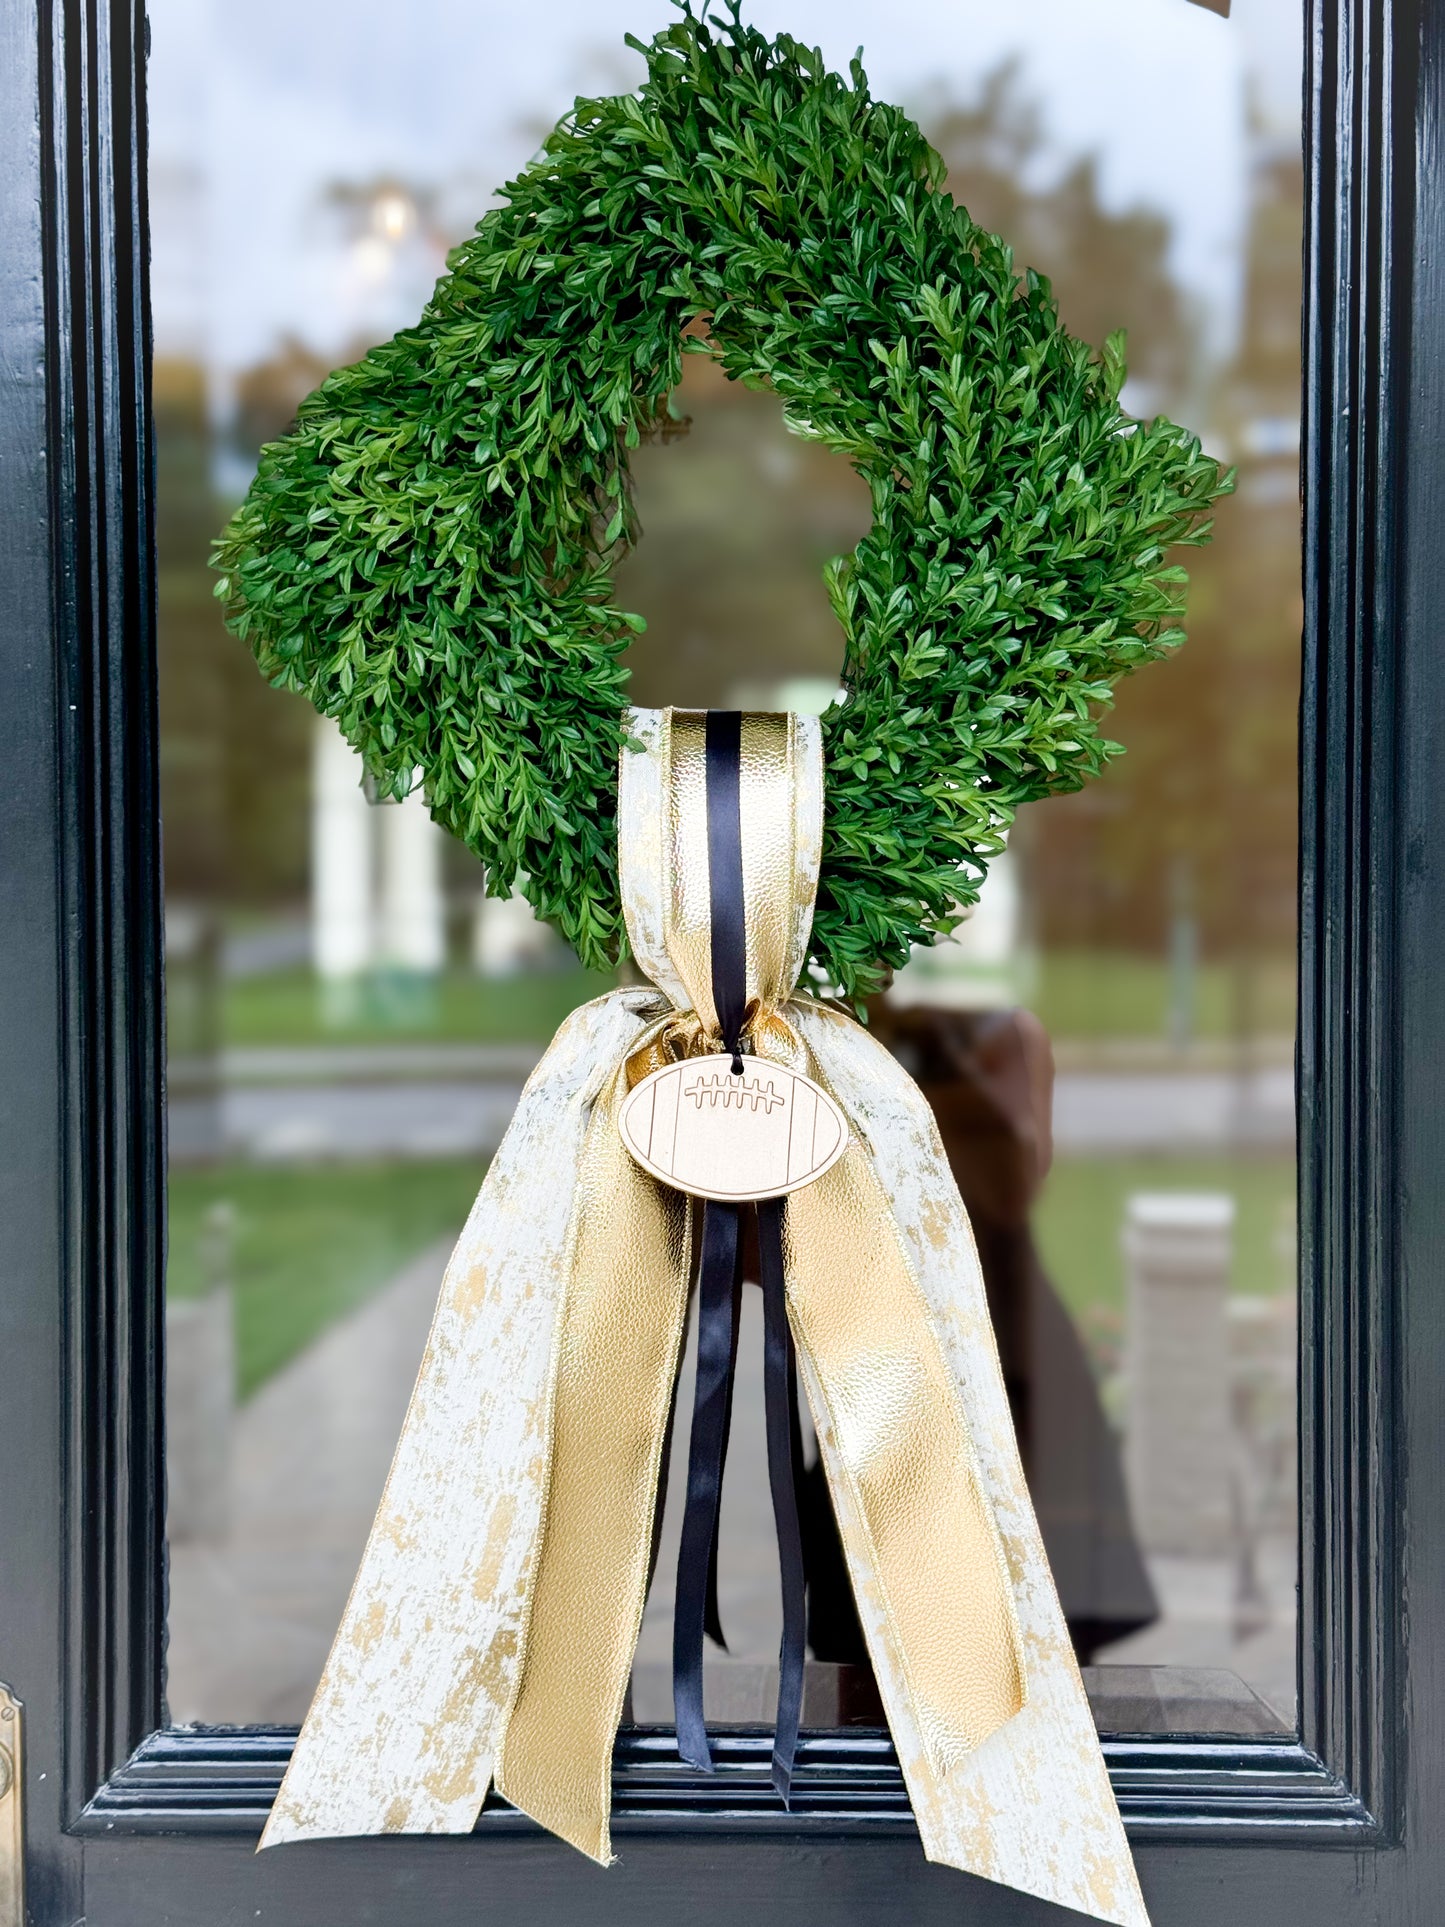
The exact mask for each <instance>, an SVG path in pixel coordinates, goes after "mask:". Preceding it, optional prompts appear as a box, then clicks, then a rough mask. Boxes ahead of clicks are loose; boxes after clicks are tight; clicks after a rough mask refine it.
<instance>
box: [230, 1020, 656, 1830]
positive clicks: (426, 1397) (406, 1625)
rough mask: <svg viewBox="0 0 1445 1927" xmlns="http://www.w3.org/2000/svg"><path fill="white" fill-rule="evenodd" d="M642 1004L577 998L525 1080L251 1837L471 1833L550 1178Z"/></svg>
mask: <svg viewBox="0 0 1445 1927" xmlns="http://www.w3.org/2000/svg"><path fill="white" fill-rule="evenodd" d="M653 1008H655V1006H653V1005H650V1004H649V1003H648V1002H647V1000H643V999H640V998H639V995H638V993H637V992H635V991H633V992H628V991H623V992H614V993H612V994H610V995H609V996H606V997H602V998H599V999H597V1000H596V1001H595V1002H594V1003H591V1004H588V1005H585V1006H584V1007H583V1008H582V1009H581V1010H579V1011H576V1012H574V1014H573V1015H572V1016H571V1017H570V1018H569V1019H568V1020H567V1022H566V1023H565V1024H564V1025H563V1026H562V1028H561V1029H560V1030H559V1031H558V1033H557V1036H556V1038H555V1039H554V1040H553V1042H552V1045H551V1046H550V1048H549V1049H548V1051H547V1054H546V1056H545V1057H544V1058H543V1060H542V1062H541V1064H539V1065H538V1067H537V1069H536V1071H535V1072H534V1073H533V1075H532V1077H531V1078H530V1079H529V1081H528V1084H527V1088H526V1090H525V1091H524V1092H523V1094H522V1098H521V1101H520V1103H519V1104H518V1106H517V1110H516V1114H515V1116H514V1118H513V1121H512V1124H511V1126H510V1128H509V1129H508V1131H507V1134H506V1136H505V1138H504V1139H503V1141H502V1144H501V1146H500V1147H499V1149H498V1151H497V1153H496V1156H495V1157H494V1158H493V1160H492V1163H491V1167H490V1169H489V1170H488V1172H487V1176H486V1181H485V1183H484V1184H483V1186H482V1189H481V1192H480V1194H479V1196H478V1198H477V1201H476V1204H475V1206H474V1207H473V1209H472V1212H471V1215H470V1217H469V1218H468V1221H467V1225H466V1228H465V1230H464V1231H463V1233H462V1236H461V1238H460V1240H459V1241H458V1243H457V1247H456V1250H455V1252H454V1253H453V1255H452V1258H451V1261H450V1263H449V1264H448V1266H447V1272H446V1277H445V1279H444V1281H443V1284H442V1288H441V1293H440V1296H439V1298H438V1301H437V1309H436V1313H435V1316H434V1318H433V1321H432V1327H431V1332H430V1335H429V1337H428V1340H427V1346H426V1352H425V1355H424V1357H423V1360H422V1365H421V1370H420V1373H419V1375H418V1378H417V1382H416V1389H415V1391H414V1392H413V1394H412V1399H411V1404H410V1407H409V1409H408V1412H407V1416H406V1422H405V1425H404V1427H403V1430H402V1434H401V1438H400V1440H399V1442H398V1445H397V1449H396V1453H395V1456H394V1458H393V1461H392V1466H391V1471H390V1474H389V1476H388V1478H387V1482H386V1488H385V1491H384V1493H383V1495H382V1500H381V1504H380V1507H379V1509H378V1511H377V1515H376V1520H375V1523H374V1524H373V1526H372V1529H371V1533H370V1536H369V1538H368V1541H367V1545H366V1550H365V1553H364V1555H363V1557H362V1561H361V1566H360V1570H359V1571H358V1573H357V1576H356V1581H355V1583H354V1585H353V1587H352V1591H351V1596H350V1599H349V1601H348V1603H347V1607H346V1611H345V1614H344V1616H343V1619H342V1623H341V1626H340V1628H339V1630H338V1632H337V1635H336V1639H335V1642H334V1643H333V1646H332V1649H331V1654H330V1657H329V1659H328V1660H327V1663H326V1667H325V1670H324V1672H323V1674H322V1677H321V1682H320V1685H319V1686H318V1688H317V1690H316V1694H315V1697H314V1699H313V1701H312V1705H311V1710H310V1712H309V1714H308V1715H307V1718H306V1722H305V1725H304V1726H303V1728H302V1730H301V1735H300V1738H299V1739H298V1741H297V1743H296V1746H295V1749H294V1751H293V1753H292V1758H291V1763H290V1766H289V1768H288V1770H287V1773H286V1777H285V1780H284V1783H283V1785H282V1787H281V1791H280V1793H279V1795H278V1797H277V1799H276V1802H275V1806H274V1808H273V1810H272V1814H271V1817H270V1820H269V1822H268V1825H267V1828H266V1831H265V1835H264V1837H263V1841H262V1844H263V1845H265V1846H273V1845H276V1844H278V1843H280V1842H282V1841H288V1840H299V1839H326V1838H337V1837H349V1836H353V1835H364V1834H371V1833H468V1832H470V1831H471V1828H472V1827H473V1825H474V1824H475V1822H476V1818H477V1815H478V1813H479V1812H480V1810H481V1806H482V1801H483V1799H484V1797H485V1795H486V1792H487V1787H488V1783H489V1781H490V1780H491V1777H492V1771H493V1766H494V1762H495V1759H496V1755H497V1751H498V1748H499V1746H500V1743H501V1739H502V1735H503V1731H504V1728H505V1724H506V1718H507V1712H508V1708H509V1706H510V1705H511V1703H512V1701H513V1698H514V1695H515V1693H516V1689H517V1685H518V1681H519V1678H520V1675H521V1671H522V1663H523V1656H524V1648H525V1643H526V1633H527V1623H528V1606H529V1601H530V1598H531V1593H532V1586H533V1578H534V1574H535V1571H536V1565H537V1556H538V1549H539V1546H540V1543H541V1538H542V1529H543V1519H544V1506H545V1502H546V1500H547V1493H548V1481H547V1477H546V1467H547V1466H548V1464H549V1461H550V1459H551V1456H552V1429H553V1427H552V1413H553V1402H554V1401H553V1381H554V1378H555V1376H556V1363H557V1352H558V1342H559V1333H560V1330H561V1312H562V1306H563V1301H564V1298H565V1297H566V1296H567V1293H568V1288H569V1279H570V1275H571V1271H572V1268H573V1252H574V1247H575V1244H576V1236H577V1217H578V1208H577V1206H578V1200H577V1199H576V1197H575V1196H574V1192H573V1187H572V1185H571V1183H570V1182H567V1181H559V1176H558V1174H559V1173H561V1172H571V1171H572V1170H574V1169H575V1168H576V1167H577V1164H578V1162H579V1160H580V1159H581V1158H582V1157H583V1153H584V1145H585V1143H586V1142H587V1138H588V1131H589V1120H590V1118H591V1114H592V1111H593V1108H594V1106H593V1100H594V1098H595V1096H596V1094H597V1092H598V1091H599V1090H600V1089H601V1088H602V1087H603V1086H604V1085H605V1084H606V1081H607V1079H608V1077H609V1076H610V1075H611V1074H612V1073H613V1070H614V1067H615V1066H616V1064H617V1063H618V1062H619V1060H620V1059H621V1058H623V1057H624V1056H625V1054H626V1052H627V1051H628V1049H629V1048H630V1047H631V1046H632V1044H633V1042H634V1041H635V1039H636V1038H637V1037H638V1035H639V1034H640V1032H642V1031H643V1030H644V1029H645V1028H646V1026H647V1023H648V1021H649V1017H650V1013H651V1010H652V1009H653ZM622 1161H623V1162H624V1163H626V1164H628V1165H630V1164H631V1160H630V1159H627V1158H626V1157H625V1154H623V1156H622ZM632 1168H633V1169H635V1167H632ZM629 1229H630V1227H629ZM662 1296H663V1297H664V1299H666V1298H667V1291H666V1290H664V1291H663V1293H662ZM664 1322H665V1321H664ZM647 1543H648V1540H647V1536H646V1535H645V1534H644V1536H643V1538H642V1540H641V1544H642V1545H643V1547H644V1548H645V1547H646V1545H647ZM533 1616H534V1617H535V1615H533Z"/></svg>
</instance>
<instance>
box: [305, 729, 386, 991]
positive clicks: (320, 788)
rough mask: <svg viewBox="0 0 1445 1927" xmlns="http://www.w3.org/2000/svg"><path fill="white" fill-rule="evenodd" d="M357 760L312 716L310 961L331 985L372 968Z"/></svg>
mask: <svg viewBox="0 0 1445 1927" xmlns="http://www.w3.org/2000/svg"><path fill="white" fill-rule="evenodd" d="M361 773H362V763H361V758H360V757H359V756H358V755H357V753H356V751H355V750H354V749H353V748H352V747H351V745H350V744H349V743H348V742H347V740H346V738H345V737H344V736H343V735H342V734H341V731H340V730H339V729H338V728H337V726H336V724H335V723H334V722H332V721H331V719H330V717H327V716H318V717H317V719H316V734H315V737H314V738H313V748H312V758H311V955H312V961H313V962H314V964H315V967H316V972H317V975H318V976H320V977H322V978H325V979H327V980H329V981H333V982H334V981H336V980H338V979H345V978H348V977H357V976H359V975H360V974H361V972H362V971H364V970H365V969H366V968H367V966H368V965H369V964H370V963H371V961H372V909H371V871H372V815H373V812H372V809H371V806H370V805H369V804H368V802H367V800H366V798H365V796H364V795H363V794H362V789H361Z"/></svg>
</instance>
